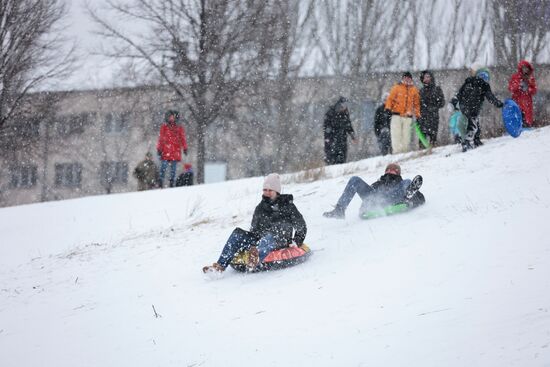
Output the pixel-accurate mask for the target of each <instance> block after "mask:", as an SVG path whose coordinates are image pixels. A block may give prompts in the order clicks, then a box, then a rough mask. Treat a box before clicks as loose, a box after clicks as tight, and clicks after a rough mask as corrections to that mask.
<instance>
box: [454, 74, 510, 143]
mask: <svg viewBox="0 0 550 367" xmlns="http://www.w3.org/2000/svg"><path fill="white" fill-rule="evenodd" d="M472 71H473V73H474V75H473V76H470V77H468V78H466V80H465V81H464V84H462V86H461V87H460V89H459V91H458V93H457V94H456V95H455V96H454V97H453V98H452V99H451V102H450V103H451V105H452V106H453V107H454V109H455V110H457V111H458V110H459V111H460V112H462V113H463V114H464V116H466V118H467V119H468V127H467V128H466V136H465V137H464V138H463V139H460V143H461V145H462V151H463V152H466V151H467V150H469V149H473V148H477V147H478V146H480V145H483V143H482V142H481V127H480V124H479V114H480V112H481V107H482V106H483V101H484V100H485V99H487V100H488V101H489V102H491V103H492V104H493V105H495V106H496V107H498V108H502V107H503V106H504V104H503V103H502V101H500V100H499V99H498V98H497V97H495V95H494V94H493V91H492V90H491V86H490V85H489V81H490V80H491V74H490V73H489V70H488V69H487V68H479V69H477V70H473V69H472Z"/></svg>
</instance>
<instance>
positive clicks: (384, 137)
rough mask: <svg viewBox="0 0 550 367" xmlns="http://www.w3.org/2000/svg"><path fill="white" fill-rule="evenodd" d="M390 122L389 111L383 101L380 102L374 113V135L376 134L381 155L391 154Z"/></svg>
mask: <svg viewBox="0 0 550 367" xmlns="http://www.w3.org/2000/svg"><path fill="white" fill-rule="evenodd" d="M390 122H391V111H389V110H386V107H385V106H384V102H382V104H381V105H380V106H378V108H377V109H376V111H375V113H374V135H376V139H377V140H378V147H379V148H380V153H381V154H382V155H386V154H391V133H390Z"/></svg>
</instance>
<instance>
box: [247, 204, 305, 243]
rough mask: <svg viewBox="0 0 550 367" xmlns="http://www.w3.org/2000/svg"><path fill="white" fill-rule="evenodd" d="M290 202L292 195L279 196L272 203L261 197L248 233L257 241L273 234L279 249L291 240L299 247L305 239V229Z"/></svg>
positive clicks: (297, 212)
mask: <svg viewBox="0 0 550 367" xmlns="http://www.w3.org/2000/svg"><path fill="white" fill-rule="evenodd" d="M292 200H293V197H292V195H279V196H277V198H276V199H275V200H274V201H271V199H270V198H268V197H265V196H262V201H261V202H260V203H259V204H258V206H256V209H255V210H254V215H253V216H252V226H251V228H250V232H252V234H253V235H254V236H255V237H256V238H257V239H260V238H261V237H262V236H264V235H266V234H268V233H271V234H273V235H274V236H275V239H276V241H277V245H278V247H279V248H282V247H286V246H287V245H288V244H289V243H291V242H292V240H294V241H295V242H296V244H297V245H301V244H302V243H303V242H304V239H305V238H306V233H307V227H306V222H305V221H304V217H303V216H302V214H300V212H299V211H298V208H296V206H295V205H294V203H293V202H292ZM294 231H295V233H294V235H293V232H294Z"/></svg>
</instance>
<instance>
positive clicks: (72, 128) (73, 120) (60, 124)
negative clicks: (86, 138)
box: [55, 112, 90, 137]
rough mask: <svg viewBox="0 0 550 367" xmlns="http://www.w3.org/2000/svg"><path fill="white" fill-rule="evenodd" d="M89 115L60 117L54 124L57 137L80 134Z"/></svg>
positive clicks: (80, 114)
mask: <svg viewBox="0 0 550 367" xmlns="http://www.w3.org/2000/svg"><path fill="white" fill-rule="evenodd" d="M89 120H90V114H89V113H87V112H83V113H79V114H74V115H67V116H61V117H60V118H59V119H58V121H57V122H56V123H55V131H56V133H57V135H59V136H63V137H65V136H69V135H72V134H82V133H83V132H84V126H86V125H87V124H88V122H89Z"/></svg>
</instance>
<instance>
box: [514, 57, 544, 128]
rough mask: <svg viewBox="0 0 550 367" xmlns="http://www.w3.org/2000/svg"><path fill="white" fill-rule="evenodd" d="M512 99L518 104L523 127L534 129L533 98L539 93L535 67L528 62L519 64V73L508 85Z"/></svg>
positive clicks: (523, 61)
mask: <svg viewBox="0 0 550 367" xmlns="http://www.w3.org/2000/svg"><path fill="white" fill-rule="evenodd" d="M508 90H509V91H510V92H511V93H512V99H513V100H514V101H515V102H516V103H517V104H518V106H519V108H520V109H521V114H522V116H523V126H524V127H533V96H534V95H535V94H536V93H537V83H536V81H535V75H534V69H533V66H532V65H531V64H530V63H529V61H527V60H522V61H520V62H519V63H518V71H517V73H514V74H512V77H511V78H510V82H509V83H508Z"/></svg>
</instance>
